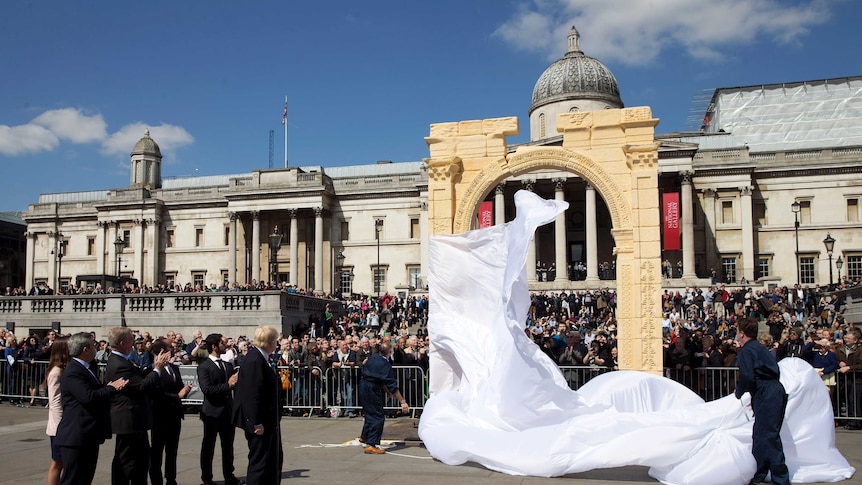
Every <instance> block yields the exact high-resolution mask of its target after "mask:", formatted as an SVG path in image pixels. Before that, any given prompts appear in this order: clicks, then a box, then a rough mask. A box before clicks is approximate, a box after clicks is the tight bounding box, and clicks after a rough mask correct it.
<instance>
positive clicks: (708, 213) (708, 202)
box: [703, 189, 721, 273]
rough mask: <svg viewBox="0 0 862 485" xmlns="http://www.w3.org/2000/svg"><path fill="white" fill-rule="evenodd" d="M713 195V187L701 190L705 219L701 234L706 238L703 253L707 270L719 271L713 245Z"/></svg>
mask: <svg viewBox="0 0 862 485" xmlns="http://www.w3.org/2000/svg"><path fill="white" fill-rule="evenodd" d="M715 196H716V192H715V190H714V189H705V190H704V191H703V213H704V216H705V218H706V221H704V223H705V225H706V230H705V231H703V234H704V238H705V239H706V241H705V242H706V247H705V254H706V266H707V271H713V270H715V272H716V273H719V272H720V270H721V268H720V267H718V247H716V245H715V228H716V214H715V210H716V209H715Z"/></svg>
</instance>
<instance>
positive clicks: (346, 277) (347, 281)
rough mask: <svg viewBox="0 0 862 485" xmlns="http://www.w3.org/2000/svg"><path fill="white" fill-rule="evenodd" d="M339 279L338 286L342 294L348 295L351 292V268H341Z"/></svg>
mask: <svg viewBox="0 0 862 485" xmlns="http://www.w3.org/2000/svg"><path fill="white" fill-rule="evenodd" d="M339 277H340V280H339V288H341V294H342V295H343V296H345V297H346V296H349V295H351V294H352V293H353V270H352V269H351V268H341V272H340V275H339Z"/></svg>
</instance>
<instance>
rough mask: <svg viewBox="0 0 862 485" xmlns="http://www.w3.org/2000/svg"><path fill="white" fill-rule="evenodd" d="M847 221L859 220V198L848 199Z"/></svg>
mask: <svg viewBox="0 0 862 485" xmlns="http://www.w3.org/2000/svg"><path fill="white" fill-rule="evenodd" d="M847 222H859V199H847Z"/></svg>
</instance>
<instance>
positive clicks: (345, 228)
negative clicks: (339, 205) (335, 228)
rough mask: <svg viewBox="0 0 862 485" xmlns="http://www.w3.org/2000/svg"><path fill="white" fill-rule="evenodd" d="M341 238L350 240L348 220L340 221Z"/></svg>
mask: <svg viewBox="0 0 862 485" xmlns="http://www.w3.org/2000/svg"><path fill="white" fill-rule="evenodd" d="M341 240H342V241H348V240H350V221H341Z"/></svg>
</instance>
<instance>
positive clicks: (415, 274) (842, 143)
mask: <svg viewBox="0 0 862 485" xmlns="http://www.w3.org/2000/svg"><path fill="white" fill-rule="evenodd" d="M860 93H862V77H851V78H840V79H827V80H819V81H804V82H794V83H783V84H772V85H752V86H744V87H736V88H722V89H717V90H716V91H715V93H714V95H713V98H712V102H711V103H710V105H709V108H708V109H707V110H706V112H705V113H704V122H703V125H702V127H701V129H700V130H698V131H695V132H683V133H668V134H662V135H657V136H656V137H655V142H656V143H657V144H658V152H659V173H660V175H659V190H660V191H661V192H663V193H672V194H678V198H679V208H680V209H679V216H680V218H679V223H680V234H679V239H680V240H679V242H678V244H677V246H678V247H680V249H668V250H666V251H664V252H663V254H662V259H663V260H667V261H668V262H669V263H670V264H671V266H672V268H673V271H672V272H671V274H672V278H670V279H666V280H665V281H664V282H663V284H664V285H665V286H678V287H681V286H691V285H708V284H709V283H710V280H709V279H708V278H710V276H713V275H714V276H715V277H716V278H717V279H719V280H721V281H727V282H730V283H739V282H742V281H743V279H744V281H746V282H750V283H752V284H757V285H758V286H766V285H768V284H780V285H789V284H793V283H795V282H796V281H800V282H801V283H803V284H807V285H814V284H819V285H825V284H828V283H829V281H830V270H834V275H833V280H837V279H838V271H840V270H839V267H838V266H837V265H836V264H835V263H836V262H837V261H838V260H839V258H840V261H841V263H842V264H843V272H842V273H841V274H844V275H847V276H850V277H851V278H860V277H862V238H860V234H862V233H860V228H862V223H860V214H859V203H860V198H862V177H860V176H859V175H860V172H862V163H860V162H862V130H860V128H862V94H860ZM623 106H624V105H623V102H622V98H621V96H620V89H619V86H618V85H617V81H616V79H615V78H614V77H613V74H612V73H611V71H610V70H609V69H608V68H607V67H606V66H604V65H603V64H602V63H601V62H600V61H598V60H597V59H594V58H592V57H589V56H587V55H586V54H584V53H583V52H582V51H581V49H580V45H579V34H578V32H577V30H575V29H574V28H572V30H571V31H570V33H569V42H568V50H567V52H566V53H565V54H564V56H563V57H562V58H561V59H560V60H558V61H556V62H554V63H552V64H551V65H550V66H549V67H548V68H547V69H546V70H545V72H543V73H542V74H541V75H540V77H539V78H538V81H537V82H536V85H535V88H534V90H533V93H532V103H531V106H530V110H529V118H530V142H529V143H528V145H539V146H556V145H560V144H561V143H562V136H561V135H558V134H557V120H558V116H559V115H561V114H565V113H572V112H577V111H594V110H601V109H616V108H622V107H623ZM593 136H595V135H593ZM426 141H429V142H430V140H426ZM620 148H622V147H620ZM514 149H515V147H509V151H514ZM161 162H162V156H161V152H160V150H159V147H158V144H157V142H156V140H153V139H152V138H151V137H150V136H149V133H146V134H145V135H144V137H143V138H141V140H140V141H139V142H138V143H137V144H136V145H135V147H134V148H133V150H132V152H131V156H130V165H131V166H130V172H131V177H130V184H129V186H128V187H125V188H119V189H106V190H101V191H90V192H74V193H58V194H43V195H41V196H40V197H39V201H38V202H37V203H34V204H32V205H31V206H30V207H29V209H28V211H27V212H26V213H25V215H24V219H25V220H26V222H27V224H28V225H27V258H26V284H27V285H28V287H29V286H32V285H34V284H36V283H38V282H46V283H49V284H51V285H52V286H60V287H64V286H66V285H68V284H70V283H71V284H74V282H75V278H76V276H78V275H84V274H109V275H114V274H117V273H119V274H120V275H122V276H127V277H131V278H135V279H137V280H138V281H139V283H140V284H143V285H147V286H157V285H159V284H167V285H174V284H180V285H185V284H186V283H192V284H194V285H201V286H210V285H213V284H215V285H216V286H220V285H221V284H222V283H223V282H227V283H228V284H231V283H233V282H238V283H240V284H243V283H250V282H254V281H259V280H268V281H271V280H277V281H285V282H288V283H290V284H292V285H296V286H298V287H300V288H313V289H314V290H315V291H317V292H322V293H329V292H333V291H336V290H341V291H343V292H346V293H351V292H356V293H360V292H362V293H366V294H375V293H378V292H381V293H382V292H390V293H394V292H410V291H423V290H424V289H425V275H426V274H427V241H428V233H429V230H428V213H427V204H428V177H429V174H428V170H427V165H426V164H425V163H424V162H423V161H416V162H404V163H377V164H371V165H353V166H344V167H319V166H312V167H292V168H286V169H269V170H255V171H252V172H251V173H244V174H234V175H213V176H201V177H189V178H175V179H163V178H162V177H161ZM522 188H526V189H528V190H533V191H535V192H537V193H539V194H540V195H541V196H543V197H546V198H554V197H556V198H562V199H564V200H567V201H568V202H569V203H570V208H569V210H568V211H567V212H566V214H565V217H564V219H562V222H561V223H557V224H550V225H547V226H544V227H542V228H540V229H539V230H538V231H537V235H536V239H535V248H534V250H533V251H531V252H530V255H529V256H528V263H527V270H528V277H529V280H530V284H531V287H532V288H533V289H563V288H565V289H571V288H587V287H596V286H598V285H602V286H613V285H614V281H613V280H614V273H613V266H614V237H613V227H612V225H611V222H610V220H611V218H610V215H609V212H608V207H607V204H606V203H605V202H604V200H603V198H602V195H601V194H598V193H597V191H596V190H595V189H594V188H593V187H591V186H590V185H589V184H587V183H585V182H584V181H583V180H582V179H580V178H579V177H578V176H577V175H574V174H571V173H565V172H557V171H548V170H544V171H536V172H534V173H530V174H526V175H522V176H519V177H513V178H510V179H507V180H506V181H505V182H504V183H502V184H500V185H499V186H497V187H496V189H495V190H493V191H491V192H492V193H489V194H487V197H486V201H488V202H491V203H492V204H493V220H494V222H495V223H500V222H503V221H506V220H510V219H512V218H513V217H514V214H513V211H514V205H513V195H514V193H515V192H516V191H517V190H519V189H522ZM477 211H478V208H477ZM827 235H828V236H829V238H831V239H834V247H833V251H832V253H831V254H830V253H827V250H826V246H825V245H824V242H823V241H824V240H825V239H827ZM664 243H665V244H666V243H667V241H664ZM668 246H670V247H672V246H673V245H668ZM797 247H798V250H797ZM61 248H62V251H63V254H64V257H63V258H62V261H61V263H62V268H60V267H59V266H60V265H59V264H58V263H60V262H59V261H58V260H57V258H56V254H58V253H59V252H60V249H61ZM52 251H53V252H52ZM830 263H831V264H830Z"/></svg>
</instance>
